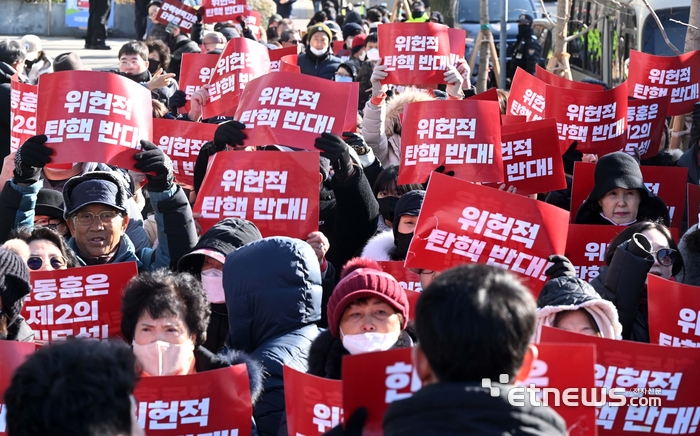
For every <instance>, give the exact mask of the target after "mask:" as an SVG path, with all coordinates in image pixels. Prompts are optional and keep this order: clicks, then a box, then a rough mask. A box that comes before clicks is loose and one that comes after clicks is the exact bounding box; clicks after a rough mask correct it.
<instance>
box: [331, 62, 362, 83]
mask: <svg viewBox="0 0 700 436" xmlns="http://www.w3.org/2000/svg"><path fill="white" fill-rule="evenodd" d="M356 80H357V69H356V68H355V67H354V66H352V65H350V64H349V63H344V64H340V65H338V69H337V70H335V81H336V82H355V81H356Z"/></svg>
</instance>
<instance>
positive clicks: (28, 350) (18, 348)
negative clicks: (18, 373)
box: [0, 341, 36, 436]
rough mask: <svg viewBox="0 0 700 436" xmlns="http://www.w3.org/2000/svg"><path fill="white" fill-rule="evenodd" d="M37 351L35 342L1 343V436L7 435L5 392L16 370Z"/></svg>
mask: <svg viewBox="0 0 700 436" xmlns="http://www.w3.org/2000/svg"><path fill="white" fill-rule="evenodd" d="M34 351H36V345H35V344H34V343H33V342H20V341H0V436H5V435H6V434H7V423H6V422H5V416H6V415H7V406H6V405H5V404H4V403H5V400H4V398H5V391H6V390H7V388H8V387H9V386H10V383H11V382H12V376H13V374H14V372H15V370H16V369H17V368H18V367H19V366H20V365H21V364H23V363H24V361H25V360H27V358H29V356H31V355H32V354H34Z"/></svg>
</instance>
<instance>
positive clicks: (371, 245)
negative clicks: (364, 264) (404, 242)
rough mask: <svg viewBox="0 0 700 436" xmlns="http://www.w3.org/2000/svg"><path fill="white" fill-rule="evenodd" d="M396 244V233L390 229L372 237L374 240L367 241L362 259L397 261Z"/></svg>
mask: <svg viewBox="0 0 700 436" xmlns="http://www.w3.org/2000/svg"><path fill="white" fill-rule="evenodd" d="M395 255H396V244H394V232H393V231H392V230H391V229H389V230H387V231H385V232H381V233H377V234H376V235H374V236H372V239H370V240H369V241H367V244H366V245H365V248H363V249H362V254H361V255H360V257H366V258H368V259H372V260H377V261H385V260H396V259H394V257H395Z"/></svg>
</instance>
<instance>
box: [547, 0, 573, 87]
mask: <svg viewBox="0 0 700 436" xmlns="http://www.w3.org/2000/svg"><path fill="white" fill-rule="evenodd" d="M570 10H571V0H557V17H558V18H557V24H556V27H555V28H554V54H553V55H552V57H551V59H549V62H548V63H547V71H549V72H550V73H554V74H556V75H558V76H561V77H566V78H567V79H569V80H571V69H570V68H569V53H567V51H566V46H567V42H566V37H567V34H568V27H569V26H568V24H569V19H568V18H569V12H570ZM564 17H565V18H564ZM562 18H563V19H562Z"/></svg>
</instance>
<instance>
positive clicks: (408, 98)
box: [384, 88, 435, 138]
mask: <svg viewBox="0 0 700 436" xmlns="http://www.w3.org/2000/svg"><path fill="white" fill-rule="evenodd" d="M430 100H435V97H433V96H432V95H430V94H429V93H427V92H426V91H422V90H419V89H416V88H407V89H405V90H404V91H403V92H402V93H401V94H398V95H395V96H393V97H392V98H391V99H390V100H388V101H387V102H386V119H385V121H384V132H385V133H386V137H387V138H390V137H391V136H392V135H394V134H395V132H396V128H397V127H399V126H400V125H401V119H400V118H399V114H402V113H403V107H404V106H405V105H407V104H408V103H415V102H418V101H430Z"/></svg>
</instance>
